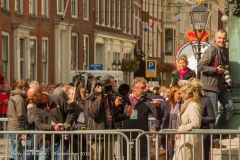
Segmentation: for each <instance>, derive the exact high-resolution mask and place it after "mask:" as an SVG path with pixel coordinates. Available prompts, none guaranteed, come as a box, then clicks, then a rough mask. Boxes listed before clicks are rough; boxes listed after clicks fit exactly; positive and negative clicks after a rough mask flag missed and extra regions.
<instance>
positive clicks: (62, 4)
mask: <svg viewBox="0 0 240 160" xmlns="http://www.w3.org/2000/svg"><path fill="white" fill-rule="evenodd" d="M59 1H60V4H61V6H60V7H61V8H60V10H59ZM63 12H64V0H57V14H58V15H63Z"/></svg>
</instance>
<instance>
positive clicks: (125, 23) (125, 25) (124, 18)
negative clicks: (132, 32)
mask: <svg viewBox="0 0 240 160" xmlns="http://www.w3.org/2000/svg"><path fill="white" fill-rule="evenodd" d="M123 13H124V15H123V29H124V30H123V31H124V32H127V0H124V3H123Z"/></svg>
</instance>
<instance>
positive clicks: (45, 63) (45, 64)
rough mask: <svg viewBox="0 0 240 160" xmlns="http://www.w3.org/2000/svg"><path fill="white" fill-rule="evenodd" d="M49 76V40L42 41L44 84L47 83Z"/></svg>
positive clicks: (44, 38)
mask: <svg viewBox="0 0 240 160" xmlns="http://www.w3.org/2000/svg"><path fill="white" fill-rule="evenodd" d="M47 75H48V38H47V37H43V39H42V82H45V83H48V82H47Z"/></svg>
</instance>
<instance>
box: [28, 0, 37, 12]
mask: <svg viewBox="0 0 240 160" xmlns="http://www.w3.org/2000/svg"><path fill="white" fill-rule="evenodd" d="M32 2H34V5H32V4H31V3H32ZM32 10H33V11H32ZM37 13H38V12H37V0H29V14H31V15H37Z"/></svg>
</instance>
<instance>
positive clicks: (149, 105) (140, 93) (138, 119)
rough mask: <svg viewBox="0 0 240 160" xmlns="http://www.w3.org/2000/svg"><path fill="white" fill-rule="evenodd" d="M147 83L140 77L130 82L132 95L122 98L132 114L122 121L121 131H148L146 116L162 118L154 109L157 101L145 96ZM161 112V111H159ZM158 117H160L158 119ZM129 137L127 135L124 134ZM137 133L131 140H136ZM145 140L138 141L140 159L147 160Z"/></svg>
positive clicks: (158, 104) (158, 103)
mask: <svg viewBox="0 0 240 160" xmlns="http://www.w3.org/2000/svg"><path fill="white" fill-rule="evenodd" d="M146 83H147V81H146V80H145V79H144V78H142V77H136V78H135V79H134V80H133V82H132V86H131V87H132V93H130V94H128V95H127V96H126V97H124V102H125V104H124V106H125V108H128V107H129V106H130V107H131V108H132V114H131V116H130V118H129V119H126V120H124V121H123V129H141V130H144V131H148V115H149V114H152V115H153V117H154V118H156V119H157V120H159V119H161V118H162V114H161V113H158V111H157V108H156V107H160V102H159V101H158V100H152V99H151V98H149V97H148V96H147V95H146ZM159 111H160V112H161V110H159ZM159 115H160V116H161V117H159ZM126 135H127V136H128V137H130V135H129V133H126ZM137 136H138V133H132V139H136V137H137ZM147 144H148V143H147V139H146V137H144V136H143V137H142V138H141V140H140V149H141V151H140V157H141V158H140V159H141V160H147V159H148V157H147V146H148V145H147ZM123 149H124V156H126V147H124V148H123ZM131 156H132V159H136V157H135V156H136V153H135V146H134V149H133V150H132V155H131Z"/></svg>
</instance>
